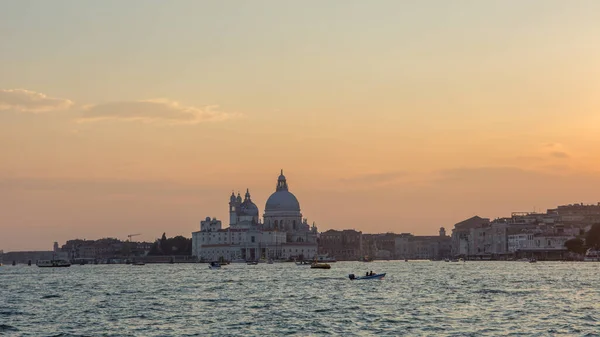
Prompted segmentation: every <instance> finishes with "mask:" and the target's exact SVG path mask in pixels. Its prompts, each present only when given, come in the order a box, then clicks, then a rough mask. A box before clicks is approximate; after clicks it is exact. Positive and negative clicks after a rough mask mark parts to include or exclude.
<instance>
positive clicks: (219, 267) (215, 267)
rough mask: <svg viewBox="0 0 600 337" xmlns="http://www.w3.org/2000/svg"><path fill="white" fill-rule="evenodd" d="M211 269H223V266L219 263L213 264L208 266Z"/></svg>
mask: <svg viewBox="0 0 600 337" xmlns="http://www.w3.org/2000/svg"><path fill="white" fill-rule="evenodd" d="M208 268H209V269H221V264H220V263H219V262H211V263H210V265H209V266H208Z"/></svg>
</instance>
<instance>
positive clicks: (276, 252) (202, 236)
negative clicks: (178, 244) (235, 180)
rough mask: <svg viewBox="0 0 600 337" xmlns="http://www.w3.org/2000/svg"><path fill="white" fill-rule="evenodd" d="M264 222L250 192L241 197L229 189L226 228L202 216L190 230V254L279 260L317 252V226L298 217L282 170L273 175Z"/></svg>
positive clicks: (248, 259)
mask: <svg viewBox="0 0 600 337" xmlns="http://www.w3.org/2000/svg"><path fill="white" fill-rule="evenodd" d="M263 216H264V222H263V223H261V222H260V217H259V211H258V207H257V206H256V204H255V203H254V202H253V201H252V198H251V196H250V191H249V190H248V189H246V194H245V196H244V199H243V200H242V197H241V195H240V194H239V193H238V194H237V196H236V195H235V194H234V193H233V192H232V193H231V196H230V197H229V227H228V228H225V229H223V228H222V226H221V221H220V220H217V219H215V218H212V219H211V218H210V217H208V218H206V220H204V221H201V223H200V231H198V232H194V233H192V254H193V255H194V256H197V257H198V258H199V259H202V260H218V259H225V260H228V261H235V260H244V261H257V260H266V259H272V260H280V259H291V258H300V259H301V258H304V259H312V258H314V257H315V256H316V254H317V228H316V226H315V225H314V224H313V226H312V228H311V227H310V226H309V225H308V222H307V220H306V219H304V218H302V213H301V211H300V203H299V202H298V199H297V198H296V196H294V194H292V193H291V192H290V191H289V187H288V184H287V179H286V177H285V176H284V175H283V170H281V173H280V175H279V177H278V178H277V185H276V187H275V192H274V193H273V194H271V196H270V197H269V198H268V199H267V203H266V205H265V212H264V215H263Z"/></svg>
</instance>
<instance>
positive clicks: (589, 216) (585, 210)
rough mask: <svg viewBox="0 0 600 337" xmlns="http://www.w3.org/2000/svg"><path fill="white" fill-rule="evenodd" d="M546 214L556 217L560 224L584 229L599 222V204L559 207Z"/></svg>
mask: <svg viewBox="0 0 600 337" xmlns="http://www.w3.org/2000/svg"><path fill="white" fill-rule="evenodd" d="M547 213H548V214H551V215H554V216H556V217H558V218H559V219H560V222H562V223H567V224H575V225H580V226H583V227H585V226H588V225H592V224H594V223H598V222H600V202H599V203H597V204H595V205H594V204H590V205H586V204H583V203H580V204H570V205H561V206H558V207H557V208H555V209H549V210H548V211H547Z"/></svg>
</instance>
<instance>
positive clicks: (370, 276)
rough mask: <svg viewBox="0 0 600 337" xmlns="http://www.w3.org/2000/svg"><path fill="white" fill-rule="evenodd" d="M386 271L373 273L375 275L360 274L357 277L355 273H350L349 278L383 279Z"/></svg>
mask: <svg viewBox="0 0 600 337" xmlns="http://www.w3.org/2000/svg"><path fill="white" fill-rule="evenodd" d="M385 274H386V273H382V274H373V275H365V276H359V277H356V276H355V275H354V274H350V275H348V278H349V279H350V280H353V281H354V280H381V279H383V278H384V277H385Z"/></svg>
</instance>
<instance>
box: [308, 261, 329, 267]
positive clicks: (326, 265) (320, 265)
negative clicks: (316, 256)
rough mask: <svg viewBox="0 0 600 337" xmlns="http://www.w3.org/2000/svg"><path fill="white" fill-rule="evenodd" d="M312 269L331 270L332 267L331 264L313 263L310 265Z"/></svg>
mask: <svg viewBox="0 0 600 337" xmlns="http://www.w3.org/2000/svg"><path fill="white" fill-rule="evenodd" d="M310 268H311V269H331V265H330V264H329V263H317V262H315V263H313V264H311V265H310Z"/></svg>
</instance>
